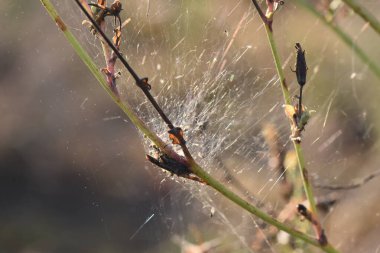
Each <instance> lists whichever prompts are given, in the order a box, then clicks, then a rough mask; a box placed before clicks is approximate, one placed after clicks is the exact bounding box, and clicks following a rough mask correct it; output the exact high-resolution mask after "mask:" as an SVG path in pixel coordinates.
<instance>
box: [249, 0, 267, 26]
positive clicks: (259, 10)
mask: <svg viewBox="0 0 380 253" xmlns="http://www.w3.org/2000/svg"><path fill="white" fill-rule="evenodd" d="M252 3H253V5H254V6H255V8H256V10H257V12H258V13H259V15H260V18H261V20H262V21H263V23H264V24H268V18H267V17H266V16H265V14H264V12H263V10H262V9H261V7H260V5H259V3H258V2H257V1H256V0H252Z"/></svg>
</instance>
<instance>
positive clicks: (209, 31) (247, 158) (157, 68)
mask: <svg viewBox="0 0 380 253" xmlns="http://www.w3.org/2000/svg"><path fill="white" fill-rule="evenodd" d="M55 4H56V6H57V8H58V10H59V11H60V13H61V15H62V16H63V18H64V20H65V21H66V22H67V23H68V25H69V26H70V27H71V28H72V29H73V30H74V32H75V33H76V35H77V36H78V38H79V40H80V41H81V42H83V45H84V46H85V47H86V49H87V50H88V51H89V53H90V54H91V55H92V56H93V57H94V60H95V61H96V63H97V64H98V65H99V68H102V67H103V66H104V59H103V55H102V51H101V46H100V44H99V42H98V40H97V39H96V38H95V37H94V36H92V35H91V34H90V32H89V31H88V29H87V28H86V27H85V26H82V25H81V23H82V20H83V19H84V16H83V15H82V14H81V13H80V11H79V10H78V9H77V7H76V6H75V4H74V2H73V1H55ZM122 4H123V8H124V11H123V13H122V15H121V17H122V19H123V20H125V19H126V18H131V21H130V22H129V24H128V25H127V26H126V27H125V28H124V31H123V36H122V39H123V42H122V46H121V50H122V53H123V54H124V55H125V57H126V58H127V59H128V60H129V62H130V64H131V65H132V66H133V67H134V68H135V70H136V71H137V73H139V75H140V76H141V77H145V76H146V77H149V80H150V84H151V85H152V94H153V95H154V96H155V97H156V99H157V101H158V103H159V104H160V106H161V107H162V109H163V111H164V112H165V113H166V114H167V116H168V117H169V119H171V120H172V122H173V123H174V125H175V126H180V127H182V129H183V130H184V133H185V139H186V140H187V142H188V147H189V149H190V151H191V153H192V154H193V155H194V157H195V158H196V160H197V161H198V162H199V163H200V164H201V165H202V166H203V167H204V168H205V169H207V170H208V171H209V172H210V173H211V174H213V175H215V176H216V177H217V178H219V179H220V180H221V181H223V182H224V183H225V184H226V185H228V186H229V187H231V188H232V189H234V190H236V191H237V192H238V193H239V194H240V195H242V196H245V197H246V198H248V199H250V200H251V201H253V202H255V203H261V205H262V206H263V207H264V208H265V209H266V210H268V211H270V212H273V213H276V212H277V213H278V212H279V211H281V208H282V207H283V205H284V203H283V200H282V199H281V198H280V197H279V196H278V195H279V194H278V187H277V185H278V184H279V183H280V182H281V179H280V177H281V175H280V174H279V173H278V171H273V170H270V169H269V166H268V163H269V160H270V157H269V156H270V155H269V154H268V145H267V143H265V140H264V138H263V136H262V133H261V132H262V128H263V126H264V125H265V124H266V123H268V122H270V123H272V124H274V125H275V126H276V128H277V130H278V132H279V137H280V138H279V142H280V143H281V145H282V147H283V149H284V150H291V149H290V148H289V145H287V144H288V143H289V135H290V132H289V130H288V129H289V126H288V122H287V119H286V118H285V116H284V113H283V108H282V105H283V101H282V97H281V93H280V88H279V81H278V79H277V75H276V72H275V68H274V64H273V60H272V58H271V54H270V51H269V47H268V44H267V41H266V35H265V32H264V30H263V29H262V25H261V21H260V18H259V17H258V16H257V14H256V12H255V11H254V10H253V9H252V7H251V5H250V1H241V0H236V1H224V2H223V4H221V3H220V1H217V0H215V1H122ZM291 13H292V14H291ZM294 13H297V14H299V15H301V14H302V13H301V10H299V9H297V8H295V6H294V5H293V4H292V3H288V2H286V5H285V7H282V9H281V10H280V12H279V13H278V15H277V16H276V20H275V29H276V36H277V37H276V39H277V40H278V44H279V46H280V52H281V55H282V59H283V60H284V66H283V67H284V69H285V73H286V77H287V79H288V84H289V87H290V89H291V92H292V94H297V93H298V90H297V88H298V87H297V85H296V83H295V76H294V75H293V73H291V71H290V69H289V67H290V66H292V65H293V62H294V50H293V46H294V43H295V42H302V43H303V45H305V46H304V47H305V49H306V53H307V59H308V65H309V68H310V69H309V76H308V85H307V86H306V90H305V98H304V102H305V104H307V106H309V107H311V108H312V109H315V110H316V111H317V113H316V114H315V115H314V116H313V119H312V120H311V121H310V123H309V125H308V126H307V134H305V135H307V136H305V139H306V140H305V143H307V144H308V145H309V148H308V147H306V153H307V152H309V153H313V152H314V154H313V155H310V157H308V159H309V158H310V159H309V160H310V164H311V165H312V166H310V167H311V168H310V170H311V174H312V175H313V171H314V170H319V171H318V172H321V175H323V173H324V174H326V172H323V169H324V168H325V167H326V166H327V164H329V166H331V165H332V164H338V163H340V161H341V160H342V159H344V158H343V157H342V156H341V155H340V154H333V153H332V152H331V150H330V151H329V147H330V146H332V148H333V149H334V150H336V149H338V151H339V149H342V150H341V151H342V152H344V150H343V148H342V147H340V146H339V143H344V141H343V140H341V139H339V138H337V139H336V140H334V141H335V142H338V144H336V143H335V144H334V143H328V145H327V146H326V141H328V140H329V137H331V136H333V135H334V133H335V132H337V131H339V130H340V128H339V127H337V126H336V125H335V124H334V121H336V120H337V119H338V118H339V117H340V116H339V114H342V115H344V114H345V111H344V109H336V106H334V103H335V102H337V103H338V102H339V101H340V100H338V97H339V96H342V94H344V92H343V90H350V88H352V94H354V95H355V94H356V95H355V96H357V90H356V85H357V84H358V83H360V82H363V80H360V79H355V77H362V78H363V76H364V75H365V74H366V73H368V70H367V69H366V68H363V67H362V66H358V67H355V66H354V64H352V59H353V56H352V55H351V57H345V58H344V55H343V54H344V52H346V51H344V49H341V48H340V46H341V45H336V43H335V42H331V41H330V40H331V39H330V38H331V36H333V35H329V36H326V39H324V40H322V41H319V42H318V43H314V42H313V40H315V38H316V36H315V34H313V31H314V30H317V29H321V27H320V24H319V23H318V22H317V21H315V20H314V19H312V18H311V19H307V21H305V22H306V23H307V25H306V24H305V26H304V25H302V26H300V27H299V29H298V30H294V29H293V27H294V25H295V24H296V23H297V20H296V18H294V17H295V16H296V14H294ZM302 15H304V14H302ZM112 23H113V22H112V18H111V19H110V22H109V25H112ZM110 30H111V27H109V28H108V31H110ZM310 48H312V49H313V50H310ZM334 50H335V51H336V52H337V53H336V54H337V55H339V56H340V57H342V61H344V60H347V61H348V62H347V64H348V65H349V66H350V67H351V68H355V69H351V71H352V73H355V75H354V77H353V75H351V74H350V73H347V74H346V73H345V72H344V66H343V67H342V66H336V67H335V68H336V71H335V72H334V74H333V75H332V76H331V75H330V79H326V77H325V76H324V75H322V77H321V71H326V69H325V68H324V64H325V63H326V62H328V61H329V60H330V59H328V58H327V57H326V55H329V54H331V52H333V51H334ZM341 51H344V52H343V53H342V52H341ZM358 65H360V64H358ZM119 67H120V65H119ZM120 68H121V67H120ZM121 72H122V75H121V78H120V79H119V80H118V88H119V90H120V94H121V97H122V99H126V100H128V101H129V102H130V103H132V104H134V105H135V108H136V111H137V112H138V113H139V115H140V116H141V118H142V119H143V120H145V122H147V124H148V125H149V126H150V127H151V128H152V129H153V130H154V131H155V132H156V133H157V134H158V135H159V136H161V137H162V138H163V139H164V140H166V141H167V142H168V143H169V140H168V136H167V129H166V125H165V124H164V122H162V120H161V119H160V118H159V116H158V115H157V113H156V111H155V110H154V109H153V107H152V106H151V105H150V104H149V103H148V102H146V100H145V98H144V96H143V95H142V93H141V92H140V90H139V89H138V88H137V87H135V85H134V81H133V79H132V78H131V77H130V76H129V74H128V73H127V71H126V70H123V69H121ZM335 73H336V74H335ZM350 78H351V79H350ZM345 80H351V82H352V83H351V85H349V84H347V83H346V82H345ZM322 81H323V82H322ZM327 82H329V83H330V84H328V83H327ZM350 96H351V91H350ZM295 101H296V99H295ZM355 103H357V102H355ZM339 111H340V112H339ZM364 123H365V122H364ZM366 129H367V128H366ZM144 142H145V147H146V152H147V153H149V152H152V148H151V143H150V142H149V141H148V140H144ZM325 146H326V147H325ZM320 147H325V148H324V149H323V150H321V149H320ZM318 148H319V150H321V151H320V152H319V153H318V152H317V151H315V150H318ZM326 149H327V150H326ZM312 150H314V151H312ZM315 152H317V154H315ZM321 153H323V154H321ZM143 155H144V154H141V156H143ZM313 156H314V158H313ZM322 156H323V157H324V159H321V157H322ZM321 160H323V162H322V161H321ZM347 168H348V167H347V165H345V166H343V167H342V168H341V169H340V170H337V172H336V173H337V174H336V176H339V174H342V173H344V172H345V170H346V169H347ZM157 171H158V169H157ZM162 176H163V174H161V173H157V178H158V180H157V182H160V180H159V179H160V178H161V177H162ZM174 179H175V180H178V181H180V182H181V187H179V186H175V187H174V188H173V189H172V190H171V191H170V194H171V195H172V196H171V197H170V199H171V200H173V201H174V202H175V201H176V199H177V198H181V199H182V201H181V203H184V207H178V203H177V204H174V203H172V205H175V206H176V207H175V208H172V209H173V210H174V211H173V212H170V211H168V210H160V212H162V213H161V214H162V215H163V216H167V217H166V218H168V217H170V220H171V222H172V225H171V226H170V227H171V229H172V230H173V233H177V234H180V236H184V237H185V236H186V235H187V234H188V233H189V231H187V230H188V229H187V226H184V225H179V224H180V223H181V222H185V223H196V224H197V226H199V230H202V231H203V230H206V231H207V232H205V233H207V234H213V235H214V237H222V238H227V246H226V245H225V246H224V247H227V248H228V249H239V248H243V249H245V250H248V251H250V252H253V251H254V250H253V249H252V247H251V244H252V242H253V241H254V240H255V238H254V237H255V233H256V232H255V231H256V230H257V229H260V228H259V227H260V226H262V223H261V222H260V221H258V220H257V219H256V218H252V217H251V216H250V215H248V214H247V213H246V212H245V211H244V210H241V209H240V208H238V207H236V206H234V205H233V204H231V203H229V202H228V201H226V200H224V199H223V198H221V197H220V195H218V194H216V193H215V192H214V191H213V190H212V189H209V188H208V187H206V186H201V185H199V184H198V183H194V182H187V181H185V180H183V179H179V178H176V177H174ZM141 180H143V179H141ZM182 186H184V187H182ZM183 189H185V191H183ZM184 196H185V197H184ZM166 197H167V196H163V199H164V198H166ZM183 200H185V201H183ZM167 205H168V204H165V205H163V207H162V208H168V206H167ZM196 207H201V208H198V209H197V208H196ZM184 209H187V211H186V212H185V211H184ZM178 210H179V211H178ZM200 210H201V211H200ZM212 210H213V211H212ZM178 212H184V214H183V215H184V216H185V218H186V219H187V220H183V217H182V214H181V215H180V214H178ZM214 212H215V214H213V215H211V216H213V217H212V218H210V217H209V216H210V214H211V213H214ZM177 218H178V219H179V218H181V220H178V221H175V220H176V219H177ZM202 222H203V223H204V224H212V226H206V227H205V226H203V225H202ZM263 234H264V232H263ZM236 237H237V238H239V242H238V243H237V242H236V241H235V239H233V238H236ZM265 241H266V244H267V246H268V245H269V246H270V247H268V248H270V249H271V251H275V250H274V249H273V248H272V247H271V245H270V240H269V239H268V240H265ZM228 244H229V245H228Z"/></svg>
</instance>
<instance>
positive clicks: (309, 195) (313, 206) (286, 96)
mask: <svg viewBox="0 0 380 253" xmlns="http://www.w3.org/2000/svg"><path fill="white" fill-rule="evenodd" d="M253 1H254V0H253ZM267 15H268V17H267V18H268V19H270V20H272V15H273V13H269V14H267ZM264 26H265V31H266V33H267V37H268V41H269V45H270V48H271V51H272V55H273V60H274V63H275V66H276V69H277V74H278V76H279V79H280V83H281V89H282V94H283V97H284V102H285V104H290V103H291V96H290V93H289V89H288V86H287V84H286V79H285V75H284V72H283V69H282V65H281V60H280V57H279V55H278V52H277V47H276V43H275V41H274V38H273V30H272V27H271V26H269V25H268V24H266V23H264ZM293 145H294V149H295V152H296V155H297V160H298V166H299V169H300V173H301V176H302V182H303V186H304V190H305V193H306V197H307V199H308V201H309V204H310V209H311V211H312V213H313V215H314V216H315V219H316V220H317V221H318V222H319V218H318V213H317V208H316V203H315V198H314V194H313V190H312V187H311V184H310V182H309V178H308V173H307V169H306V163H305V159H304V155H303V151H302V147H301V144H300V143H297V142H296V141H293ZM319 223H320V222H319ZM321 246H322V247H323V246H324V245H321ZM326 246H328V247H329V249H330V250H332V251H330V252H337V251H336V250H335V249H334V248H333V247H332V246H331V245H329V244H328V243H327V244H326Z"/></svg>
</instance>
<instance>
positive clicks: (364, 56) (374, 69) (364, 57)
mask: <svg viewBox="0 0 380 253" xmlns="http://www.w3.org/2000/svg"><path fill="white" fill-rule="evenodd" d="M297 2H298V3H300V4H301V5H302V6H304V7H305V8H306V9H307V10H308V11H310V12H311V13H312V14H313V15H314V16H316V17H317V18H318V19H320V20H321V21H322V22H323V23H324V24H325V25H326V26H327V27H328V28H330V29H331V30H332V31H333V32H334V33H335V34H336V35H337V36H338V37H339V38H340V39H341V40H342V41H343V42H344V43H345V44H346V45H347V46H348V47H349V48H351V49H352V50H353V51H354V52H355V54H356V55H357V56H358V57H359V58H360V59H361V60H362V61H363V63H364V64H367V66H368V67H369V69H370V70H371V71H372V72H373V73H374V74H375V75H376V77H377V78H379V79H380V68H379V66H378V65H377V64H376V63H375V62H374V61H372V60H371V59H370V58H369V56H368V55H367V54H366V53H365V52H364V51H363V50H362V49H361V48H360V47H359V46H358V45H357V44H356V43H355V42H354V41H353V40H352V39H351V37H350V36H348V34H347V33H345V32H344V31H343V30H342V29H340V28H339V27H338V26H336V25H335V24H334V23H333V22H332V21H331V20H328V19H327V18H326V17H325V16H324V15H322V14H321V13H319V12H318V11H317V10H316V9H315V8H314V7H313V6H312V5H311V4H310V3H308V2H307V1H306V0H297Z"/></svg>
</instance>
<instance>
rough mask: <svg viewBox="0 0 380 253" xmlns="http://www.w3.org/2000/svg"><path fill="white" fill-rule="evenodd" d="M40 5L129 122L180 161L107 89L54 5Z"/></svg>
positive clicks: (130, 108) (129, 107) (131, 110)
mask: <svg viewBox="0 0 380 253" xmlns="http://www.w3.org/2000/svg"><path fill="white" fill-rule="evenodd" d="M41 3H42V5H43V6H44V7H45V9H46V10H47V12H48V13H49V15H50V16H51V18H52V19H53V20H54V21H55V22H56V24H57V25H58V27H59V28H60V29H61V31H62V32H63V34H64V36H65V37H66V39H67V40H68V41H69V43H70V44H71V46H72V47H73V48H74V50H75V52H76V53H77V54H78V56H79V57H80V58H81V59H82V61H83V62H84V63H85V64H86V66H87V67H88V69H89V70H90V71H91V73H92V74H93V75H94V77H95V78H96V79H97V80H98V82H99V84H100V86H101V87H102V88H103V89H104V90H105V91H106V92H107V93H108V95H110V96H111V98H112V100H113V101H114V102H115V103H116V104H117V105H118V106H119V107H120V109H121V110H122V111H123V112H124V113H125V114H126V115H127V116H128V118H129V119H130V120H131V122H132V123H133V124H134V125H135V126H136V127H137V128H138V129H139V130H140V131H141V132H142V133H143V134H144V135H145V136H146V137H147V138H149V139H150V140H151V141H152V142H153V143H154V144H155V145H156V146H157V147H159V148H160V149H161V150H162V151H163V152H164V153H166V154H167V155H168V156H170V157H173V158H174V159H176V160H178V161H180V160H183V158H182V157H181V156H179V155H178V154H177V153H176V152H175V151H174V150H173V149H171V148H170V146H169V145H167V144H166V143H165V142H164V141H162V140H161V138H160V137H158V136H157V135H156V134H155V133H154V132H152V131H151V130H150V129H149V128H148V127H147V126H146V125H145V123H144V122H143V121H142V120H141V119H140V118H139V116H137V114H136V113H135V112H134V111H133V109H132V107H131V105H129V104H128V102H124V103H123V102H121V101H120V99H119V97H118V96H116V95H115V94H114V93H113V91H111V90H110V89H109V86H108V83H107V82H106V81H105V79H104V78H103V73H101V72H100V71H99V69H98V67H97V66H96V65H95V63H94V62H93V60H92V59H91V57H90V56H89V55H88V54H87V52H86V51H85V50H84V49H83V48H82V46H81V45H80V43H79V42H78V41H77V39H76V38H75V37H74V35H73V34H72V33H71V31H70V30H69V29H68V27H67V26H66V25H65V23H64V22H63V20H62V19H61V18H60V17H59V15H58V13H57V11H56V10H55V8H54V6H53V5H52V4H51V2H50V1H49V0H41Z"/></svg>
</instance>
